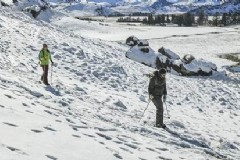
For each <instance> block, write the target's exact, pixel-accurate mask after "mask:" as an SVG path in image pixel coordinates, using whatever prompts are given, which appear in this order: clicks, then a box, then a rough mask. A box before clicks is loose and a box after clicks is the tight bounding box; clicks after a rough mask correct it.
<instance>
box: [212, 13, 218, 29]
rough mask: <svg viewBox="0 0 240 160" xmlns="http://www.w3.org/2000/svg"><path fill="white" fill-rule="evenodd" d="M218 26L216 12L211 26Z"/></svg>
mask: <svg viewBox="0 0 240 160" xmlns="http://www.w3.org/2000/svg"><path fill="white" fill-rule="evenodd" d="M218 24H219V13H218V12H217V13H216V14H215V15H214V17H213V25H214V26H218Z"/></svg>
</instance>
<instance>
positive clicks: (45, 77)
mask: <svg viewBox="0 0 240 160" xmlns="http://www.w3.org/2000/svg"><path fill="white" fill-rule="evenodd" d="M41 67H42V69H43V74H42V76H41V80H42V81H43V83H44V84H48V65H41Z"/></svg>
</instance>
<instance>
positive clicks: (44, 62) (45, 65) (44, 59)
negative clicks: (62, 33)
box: [39, 44, 53, 85]
mask: <svg viewBox="0 0 240 160" xmlns="http://www.w3.org/2000/svg"><path fill="white" fill-rule="evenodd" d="M39 61H40V65H41V67H42V69H43V74H42V76H41V81H42V82H43V83H44V84H45V85H49V83H48V69H49V61H51V62H52V65H53V61H52V57H51V53H50V51H49V50H48V46H47V44H43V48H42V50H41V51H40V53H39Z"/></svg>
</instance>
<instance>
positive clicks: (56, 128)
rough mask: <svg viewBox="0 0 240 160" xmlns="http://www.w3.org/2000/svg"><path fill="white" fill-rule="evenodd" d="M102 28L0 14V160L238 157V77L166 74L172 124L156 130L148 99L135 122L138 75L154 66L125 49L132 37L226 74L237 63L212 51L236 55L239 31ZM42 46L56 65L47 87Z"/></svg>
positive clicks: (143, 80)
mask: <svg viewBox="0 0 240 160" xmlns="http://www.w3.org/2000/svg"><path fill="white" fill-rule="evenodd" d="M108 25H109V26H106V25H101V24H100V23H99V22H91V23H89V22H87V21H80V20H77V19H73V18H71V17H61V18H58V19H56V20H54V19H52V20H51V23H46V22H43V21H35V20H33V19H32V18H30V17H29V16H27V15H25V14H23V13H22V12H18V11H12V10H11V9H3V8H2V9H0V37H1V38H0V137H1V138H0V159H3V160H12V159H14V160H28V159H29V160H33V159H34V160H38V159H39V160H44V159H46V160H49V159H50V160H66V159H70V160H79V159H80V160H92V159H96V158H97V159H99V160H114V159H126V160H136V159H139V160H154V159H164V160H169V159H172V160H179V159H187V160H191V159H198V160H206V159H211V160H214V159H233V160H236V159H240V156H239V155H240V126H239V123H240V105H239V104H240V103H239V99H240V96H239V95H240V90H239V84H240V81H239V77H236V76H230V77H223V76H217V75H216V76H212V77H192V78H187V77H179V76H175V75H171V74H169V75H167V89H168V97H167V103H166V104H167V107H168V110H169V111H170V115H171V119H167V118H165V123H166V125H167V126H168V127H169V129H168V130H163V129H157V128H154V127H153V124H154V121H155V107H154V105H153V104H152V103H150V106H149V108H148V110H147V111H146V113H145V115H144V117H143V118H142V117H141V116H142V113H143V111H144V109H145V107H146V105H147V103H148V93H147V87H148V82H149V79H148V78H147V77H144V76H143V74H144V73H150V72H152V71H153V70H152V69H151V68H148V67H146V66H144V65H141V64H139V63H137V62H134V61H131V60H129V59H126V58H125V53H126V51H127V50H128V49H129V47H128V46H126V45H124V41H125V39H126V38H127V37H129V36H130V35H135V36H137V37H139V38H142V39H148V40H149V42H150V45H151V46H152V47H153V48H154V49H158V48H160V47H161V46H164V47H166V48H169V49H171V50H173V51H174V52H176V53H178V54H180V55H184V54H189V53H190V54H193V55H194V56H196V57H197V58H206V59H207V60H209V61H212V62H214V63H216V64H217V66H218V68H219V70H224V68H222V67H224V66H225V65H230V64H233V63H232V62H230V61H228V60H224V59H220V58H218V57H217V55H218V54H224V53H236V52H240V45H239V41H238V40H239V38H240V35H239V28H240V27H239V26H235V27H233V28H206V27H203V28H201V27H199V28H184V27H181V28H176V27H142V26H128V25H119V24H115V23H110V22H108ZM43 43H47V44H48V45H49V49H50V50H51V51H52V54H53V60H54V62H55V63H56V66H55V67H53V68H52V87H45V86H44V85H42V84H39V82H38V81H39V80H40V75H41V68H40V67H39V65H38V59H37V57H38V52H39V50H40V49H41V46H42V44H43ZM50 77H51V75H50V76H49V78H50ZM50 79H51V78H50ZM141 118H142V119H141ZM144 121H146V123H144ZM193 157H194V158H193Z"/></svg>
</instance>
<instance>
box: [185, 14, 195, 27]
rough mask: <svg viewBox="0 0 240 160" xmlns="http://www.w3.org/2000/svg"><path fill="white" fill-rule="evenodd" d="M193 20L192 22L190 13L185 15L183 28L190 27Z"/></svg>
mask: <svg viewBox="0 0 240 160" xmlns="http://www.w3.org/2000/svg"><path fill="white" fill-rule="evenodd" d="M192 23H193V20H192V15H191V13H186V14H184V16H183V24H184V25H185V26H192Z"/></svg>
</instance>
